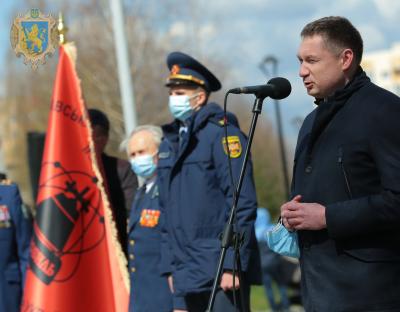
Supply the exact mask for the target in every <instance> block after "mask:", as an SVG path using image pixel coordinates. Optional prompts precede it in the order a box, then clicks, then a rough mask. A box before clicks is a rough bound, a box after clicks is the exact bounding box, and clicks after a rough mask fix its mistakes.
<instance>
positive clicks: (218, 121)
mask: <svg viewBox="0 0 400 312" xmlns="http://www.w3.org/2000/svg"><path fill="white" fill-rule="evenodd" d="M209 120H210V121H211V122H212V123H213V124H216V125H218V126H220V127H223V126H224V125H225V123H226V119H224V118H223V117H222V118H220V117H211V118H210V119H209ZM227 124H229V121H228V122H227Z"/></svg>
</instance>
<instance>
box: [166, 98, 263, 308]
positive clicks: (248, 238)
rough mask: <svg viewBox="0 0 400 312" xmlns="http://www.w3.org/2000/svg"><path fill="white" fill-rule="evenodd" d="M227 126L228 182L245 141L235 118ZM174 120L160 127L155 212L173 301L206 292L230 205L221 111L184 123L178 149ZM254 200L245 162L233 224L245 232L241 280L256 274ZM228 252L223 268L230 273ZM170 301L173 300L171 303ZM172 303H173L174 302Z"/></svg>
mask: <svg viewBox="0 0 400 312" xmlns="http://www.w3.org/2000/svg"><path fill="white" fill-rule="evenodd" d="M229 116H230V117H231V120H230V122H229V123H228V137H229V140H230V143H229V147H230V152H231V155H232V157H233V158H232V169H233V179H234V181H235V182H236V181H237V179H238V177H239V172H240V168H241V164H242V161H243V156H244V150H245V148H246V144H247V139H246V137H245V135H244V134H243V133H242V132H241V131H240V129H239V128H238V126H237V121H236V117H234V116H233V115H231V114H230V115H229ZM179 127H180V124H179V122H178V121H174V122H173V123H171V124H168V125H166V126H163V131H164V139H163V141H162V142H161V145H160V149H159V162H158V178H159V185H160V208H161V211H162V213H164V212H165V216H166V218H165V223H163V229H162V236H163V245H162V261H161V273H162V274H165V275H167V274H170V273H172V275H173V280H174V289H175V294H174V295H175V297H179V296H182V297H183V296H184V295H186V294H187V293H195V292H201V291H207V290H210V289H211V286H212V281H213V279H214V276H215V273H216V268H217V262H218V258H219V254H220V247H221V242H220V240H219V235H220V234H221V232H222V231H223V228H224V225H225V224H226V222H227V220H228V216H229V211H230V209H231V206H232V186H231V180H230V176H229V169H228V159H227V154H226V151H225V149H224V137H225V135H224V127H223V111H222V109H221V108H220V107H219V106H218V105H217V104H215V103H209V104H207V105H205V106H204V107H203V108H201V109H200V110H199V111H198V112H197V113H196V114H194V115H193V116H192V117H191V119H190V120H189V126H188V132H187V134H186V136H184V137H183V139H182V142H181V148H179V139H178V136H179ZM256 209H257V200H256V192H255V187H254V181H253V172H252V164H251V162H249V163H248V165H247V170H246V174H245V178H244V181H243V186H242V191H241V194H240V198H239V202H238V210H237V224H238V226H239V229H240V231H242V232H244V233H245V242H244V244H243V246H242V248H241V250H240V255H241V264H242V270H243V271H245V272H246V274H245V275H246V276H247V278H250V280H251V279H252V276H253V277H254V274H249V273H251V271H252V270H253V269H254V270H256V271H257V269H259V262H258V261H259V259H258V249H257V243H256V240H255V234H254V221H255V218H256ZM233 257H234V254H233V250H231V249H229V250H228V252H227V255H226V258H225V263H224V269H227V270H232V269H233V262H234V261H233ZM175 299H176V298H174V300H175ZM174 303H175V301H174Z"/></svg>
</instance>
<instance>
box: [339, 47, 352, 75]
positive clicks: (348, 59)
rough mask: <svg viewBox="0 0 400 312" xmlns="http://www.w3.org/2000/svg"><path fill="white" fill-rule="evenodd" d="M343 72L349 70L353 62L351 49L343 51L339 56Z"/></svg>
mask: <svg viewBox="0 0 400 312" xmlns="http://www.w3.org/2000/svg"><path fill="white" fill-rule="evenodd" d="M341 58H342V69H343V71H346V70H349V69H350V68H351V67H352V65H353V61H354V52H353V50H351V49H345V50H344V51H343V52H342V55H341Z"/></svg>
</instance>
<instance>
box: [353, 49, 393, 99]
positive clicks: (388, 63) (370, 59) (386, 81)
mask: <svg viewBox="0 0 400 312" xmlns="http://www.w3.org/2000/svg"><path fill="white" fill-rule="evenodd" d="M361 66H362V68H363V69H364V70H365V71H366V73H367V75H368V76H369V77H370V78H371V80H372V82H374V83H375V84H377V85H378V86H380V87H382V88H385V89H387V90H390V91H392V92H393V93H396V94H397V95H399V96H400V43H395V44H394V45H393V46H392V48H391V49H388V50H381V51H375V52H371V53H365V54H364V56H363V60H362V62H361Z"/></svg>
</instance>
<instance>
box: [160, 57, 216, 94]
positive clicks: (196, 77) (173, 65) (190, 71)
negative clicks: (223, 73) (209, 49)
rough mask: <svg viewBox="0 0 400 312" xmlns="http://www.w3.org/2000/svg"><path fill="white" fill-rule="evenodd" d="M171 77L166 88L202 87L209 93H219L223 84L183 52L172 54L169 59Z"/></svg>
mask: <svg viewBox="0 0 400 312" xmlns="http://www.w3.org/2000/svg"><path fill="white" fill-rule="evenodd" d="M167 65H168V68H169V70H170V75H169V77H168V79H167V83H166V86H167V87H171V86H179V85H183V86H200V87H203V88H204V89H205V90H206V91H207V92H213V91H218V90H219V89H221V83H220V82H219V80H218V78H217V77H215V76H214V74H213V73H211V72H210V71H209V70H208V69H207V68H206V67H205V66H204V65H202V64H201V63H200V62H198V61H197V60H195V59H194V58H192V57H191V56H189V55H187V54H185V53H182V52H172V53H170V54H169V55H168V57H167Z"/></svg>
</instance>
